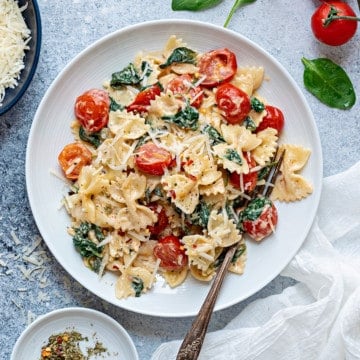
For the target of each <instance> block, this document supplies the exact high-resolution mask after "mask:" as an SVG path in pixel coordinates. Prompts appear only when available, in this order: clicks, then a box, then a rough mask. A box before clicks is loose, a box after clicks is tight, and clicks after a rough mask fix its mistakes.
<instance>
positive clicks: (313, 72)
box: [301, 57, 356, 110]
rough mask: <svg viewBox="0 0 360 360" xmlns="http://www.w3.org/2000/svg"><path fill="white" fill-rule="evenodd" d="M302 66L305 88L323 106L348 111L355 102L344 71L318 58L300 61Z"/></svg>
mask: <svg viewBox="0 0 360 360" xmlns="http://www.w3.org/2000/svg"><path fill="white" fill-rule="evenodd" d="M301 61H302V63H303V64H304V67H305V69H304V77H303V79H304V85H305V88H306V89H307V90H308V91H309V92H310V93H311V94H313V95H314V96H315V97H316V98H317V99H318V100H320V101H321V102H323V103H324V104H326V105H328V106H330V107H333V108H337V109H341V110H347V109H350V108H351V107H352V106H353V105H354V104H355V101H356V95H355V91H354V87H353V85H352V83H351V80H350V78H349V76H348V75H347V73H346V72H345V70H344V69H343V68H342V67H341V66H339V65H337V64H335V63H334V62H333V61H332V60H330V59H326V58H319V59H314V60H308V59H305V58H304V57H303V58H302V59H301Z"/></svg>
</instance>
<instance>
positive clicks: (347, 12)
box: [311, 1, 360, 46]
mask: <svg viewBox="0 0 360 360" xmlns="http://www.w3.org/2000/svg"><path fill="white" fill-rule="evenodd" d="M343 16H350V17H353V19H346V18H341V17H343ZM359 20H360V19H359V18H356V14H355V12H354V11H353V9H352V8H351V7H350V6H349V5H348V4H346V3H344V2H341V1H328V2H323V3H322V4H321V5H320V6H319V7H318V8H317V9H316V10H315V12H314V14H313V16H312V17H311V29H312V31H313V33H314V35H315V37H316V38H317V39H318V40H319V41H321V42H323V43H324V44H327V45H331V46H338V45H342V44H345V43H346V42H348V41H349V40H350V39H351V38H352V37H353V36H354V35H355V33H356V29H357V21H359Z"/></svg>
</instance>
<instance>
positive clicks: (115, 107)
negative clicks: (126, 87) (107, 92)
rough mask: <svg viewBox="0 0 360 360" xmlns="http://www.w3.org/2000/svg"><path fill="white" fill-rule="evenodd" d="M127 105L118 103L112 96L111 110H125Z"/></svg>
mask: <svg viewBox="0 0 360 360" xmlns="http://www.w3.org/2000/svg"><path fill="white" fill-rule="evenodd" d="M124 109H125V106H123V105H121V104H119V103H117V102H116V101H115V100H114V99H113V98H112V97H111V96H110V111H116V110H124Z"/></svg>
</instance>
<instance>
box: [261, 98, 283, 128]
mask: <svg viewBox="0 0 360 360" xmlns="http://www.w3.org/2000/svg"><path fill="white" fill-rule="evenodd" d="M265 110H266V115H265V117H264V118H263V119H262V121H261V123H260V124H259V126H258V127H257V128H256V132H259V131H261V130H265V129H267V128H268V127H271V128H274V129H276V130H277V132H278V134H280V133H281V131H282V129H283V127H284V123H285V119H284V114H283V113H282V111H281V110H280V109H279V108H277V107H275V106H271V105H266V106H265Z"/></svg>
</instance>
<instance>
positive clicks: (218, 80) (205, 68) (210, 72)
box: [199, 48, 237, 87]
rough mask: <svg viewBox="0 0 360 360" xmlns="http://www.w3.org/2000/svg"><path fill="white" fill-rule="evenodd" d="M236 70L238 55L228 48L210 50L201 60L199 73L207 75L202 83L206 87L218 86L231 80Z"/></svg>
mask: <svg viewBox="0 0 360 360" xmlns="http://www.w3.org/2000/svg"><path fill="white" fill-rule="evenodd" d="M236 70H237V62H236V56H235V54H234V53H233V52H231V51H230V50H228V49H226V48H224V49H218V50H212V51H209V52H207V53H205V54H204V55H202V56H201V58H200V60H199V73H200V74H201V75H205V76H206V78H205V80H204V81H203V82H202V83H201V85H202V86H205V87H214V86H218V85H219V84H222V83H224V82H226V81H229V80H231V79H232V78H233V76H234V75H235V73H236Z"/></svg>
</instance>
